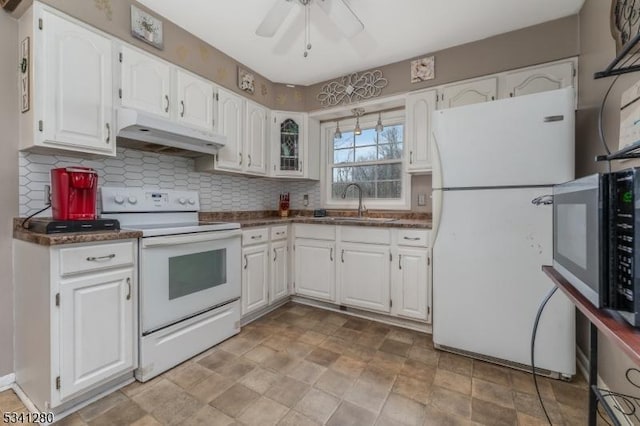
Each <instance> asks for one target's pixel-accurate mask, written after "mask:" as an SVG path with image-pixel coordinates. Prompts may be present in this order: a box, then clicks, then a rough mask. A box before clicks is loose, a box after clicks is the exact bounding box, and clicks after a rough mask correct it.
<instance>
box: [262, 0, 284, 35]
mask: <svg viewBox="0 0 640 426" xmlns="http://www.w3.org/2000/svg"><path fill="white" fill-rule="evenodd" d="M291 8H292V2H291V1H290V0H276V2H275V4H274V5H273V7H272V8H271V10H269V12H268V13H267V16H265V17H264V19H263V20H262V22H261V23H260V25H258V28H257V29H256V35H259V36H260V37H273V35H274V34H275V33H276V31H278V28H280V25H282V23H283V22H284V20H285V19H286V18H287V16H289V12H291Z"/></svg>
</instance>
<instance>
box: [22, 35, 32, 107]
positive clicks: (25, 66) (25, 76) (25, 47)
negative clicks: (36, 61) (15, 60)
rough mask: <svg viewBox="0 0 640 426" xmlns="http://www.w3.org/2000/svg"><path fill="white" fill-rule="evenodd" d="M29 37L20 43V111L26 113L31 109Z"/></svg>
mask: <svg viewBox="0 0 640 426" xmlns="http://www.w3.org/2000/svg"><path fill="white" fill-rule="evenodd" d="M29 44H30V43H29V37H26V38H25V39H24V40H22V43H20V111H21V112H27V111H29V108H31V99H30V98H31V96H30V93H29V69H30V68H31V55H30V51H29V49H30V47H29Z"/></svg>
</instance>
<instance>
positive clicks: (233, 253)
mask: <svg viewBox="0 0 640 426" xmlns="http://www.w3.org/2000/svg"><path fill="white" fill-rule="evenodd" d="M100 198H101V202H102V217H104V218H111V219H118V220H119V221H120V227H121V228H122V229H130V230H137V231H141V232H142V238H140V241H139V250H138V251H139V257H138V263H139V269H138V271H139V274H138V275H139V276H138V282H139V288H140V297H139V301H140V304H139V308H140V309H139V319H140V321H139V329H140V346H139V347H140V356H139V360H140V363H139V368H138V370H137V371H136V378H137V379H138V380H140V381H147V380H149V379H151V378H153V377H155V376H156V375H158V374H160V373H162V372H163V371H166V370H168V369H169V368H171V367H173V366H175V365H177V364H179V363H181V362H183V361H185V360H186V359H189V358H191V357H193V356H194V355H196V354H198V353H200V352H202V351H204V350H206V349H208V348H210V347H211V346H213V345H215V344H217V343H219V342H220V341H222V340H224V339H226V338H228V337H230V336H232V335H234V334H236V333H238V332H239V331H240V293H241V284H240V281H241V274H240V272H241V269H240V257H241V242H240V240H241V231H240V225H239V224H237V223H226V222H199V221H198V210H199V208H200V202H199V198H198V193H197V192H195V191H176V190H163V189H144V188H111V187H103V188H102V189H101V193H100Z"/></svg>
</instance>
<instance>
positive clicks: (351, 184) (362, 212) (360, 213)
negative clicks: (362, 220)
mask: <svg viewBox="0 0 640 426" xmlns="http://www.w3.org/2000/svg"><path fill="white" fill-rule="evenodd" d="M351 186H355V187H356V188H358V217H363V216H364V212H365V210H364V208H363V207H362V187H361V186H360V185H358V184H357V183H350V184H349V185H347V186H346V188H344V191H343V192H342V198H346V197H347V190H348V189H349V187H351Z"/></svg>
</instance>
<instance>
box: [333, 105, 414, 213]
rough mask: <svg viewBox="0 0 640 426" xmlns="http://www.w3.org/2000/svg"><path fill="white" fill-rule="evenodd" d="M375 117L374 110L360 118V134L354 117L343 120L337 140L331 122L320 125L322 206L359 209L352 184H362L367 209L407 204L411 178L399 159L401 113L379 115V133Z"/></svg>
mask: <svg viewBox="0 0 640 426" xmlns="http://www.w3.org/2000/svg"><path fill="white" fill-rule="evenodd" d="M377 119H378V115H377V114H371V115H365V116H363V117H361V118H360V128H361V129H362V132H361V134H356V132H355V125H356V122H355V119H348V120H341V121H340V129H341V133H342V134H341V135H340V137H339V138H335V130H336V122H335V121H332V122H326V123H324V124H323V125H322V129H323V130H322V134H323V136H324V143H325V147H326V148H327V149H326V150H325V152H326V161H324V162H323V163H324V164H325V173H324V178H323V180H322V184H323V185H322V186H323V196H324V197H323V198H324V203H323V204H324V205H325V206H327V207H333V208H355V207H357V203H358V190H357V188H355V187H353V186H351V187H349V188H348V189H347V187H348V186H349V184H352V183H355V184H357V185H359V186H360V187H361V188H362V198H363V200H364V201H363V202H364V204H365V206H366V207H367V208H369V209H385V208H386V209H405V208H409V199H408V198H409V197H408V195H407V194H408V193H409V192H410V191H408V189H409V188H408V186H409V179H408V175H407V174H406V171H405V166H404V162H403V159H404V111H394V112H391V113H386V114H383V115H382V123H383V124H384V129H383V130H382V131H381V132H377V131H376V129H375V128H376V122H377ZM345 189H347V191H346V194H345V198H344V199H343V198H342V194H343V193H344V192H345Z"/></svg>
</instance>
